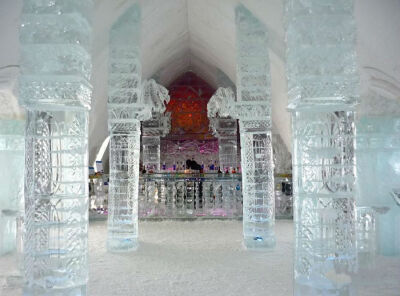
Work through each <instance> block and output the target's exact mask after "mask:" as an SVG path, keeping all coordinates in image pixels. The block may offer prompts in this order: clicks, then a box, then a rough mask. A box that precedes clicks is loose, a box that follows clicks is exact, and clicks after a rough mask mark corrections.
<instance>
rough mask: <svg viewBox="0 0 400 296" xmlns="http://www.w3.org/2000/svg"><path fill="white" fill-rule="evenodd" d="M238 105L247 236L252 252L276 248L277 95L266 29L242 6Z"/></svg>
mask: <svg viewBox="0 0 400 296" xmlns="http://www.w3.org/2000/svg"><path fill="white" fill-rule="evenodd" d="M236 44H237V79H236V84H237V102H236V104H235V112H234V113H235V114H234V115H232V114H231V115H232V116H233V117H236V118H238V119H239V127H240V141H241V159H242V164H241V166H242V180H243V181H242V182H243V234H244V243H245V245H246V247H247V248H271V247H274V246H275V233H274V224H275V199H274V175H273V169H274V165H273V158H272V141H271V95H270V90H271V88H270V70H269V57H268V40H267V30H266V28H265V26H264V25H263V24H262V23H261V22H260V21H259V20H258V19H257V18H256V17H255V16H254V15H252V14H251V12H250V11H248V10H247V9H246V8H245V7H244V6H243V5H239V6H237V8H236Z"/></svg>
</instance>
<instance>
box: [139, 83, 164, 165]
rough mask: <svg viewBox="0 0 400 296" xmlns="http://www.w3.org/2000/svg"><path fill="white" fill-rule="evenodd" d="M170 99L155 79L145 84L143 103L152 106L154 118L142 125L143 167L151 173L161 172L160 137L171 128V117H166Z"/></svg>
mask: <svg viewBox="0 0 400 296" xmlns="http://www.w3.org/2000/svg"><path fill="white" fill-rule="evenodd" d="M169 100H170V98H169V95H168V90H167V89H166V88H165V87H163V86H162V85H160V84H158V83H157V82H155V81H154V80H153V79H150V80H148V81H145V82H144V83H143V101H144V103H145V104H146V105H148V106H151V109H152V118H151V119H150V120H146V121H144V122H143V123H142V132H143V134H142V146H143V166H144V167H145V168H146V170H149V171H160V137H165V136H166V135H167V134H168V133H169V130H170V128H171V115H170V113H167V114H165V115H164V112H165V109H166V104H168V102H169Z"/></svg>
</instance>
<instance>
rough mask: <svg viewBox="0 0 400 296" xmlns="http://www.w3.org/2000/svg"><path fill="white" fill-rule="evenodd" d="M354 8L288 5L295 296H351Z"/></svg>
mask: <svg viewBox="0 0 400 296" xmlns="http://www.w3.org/2000/svg"><path fill="white" fill-rule="evenodd" d="M354 43H355V25H354V20H353V3H352V1H351V0H341V1H316V0H312V1H301V0H290V1H288V2H287V48H288V49H287V74H288V89H289V100H290V104H289V110H291V111H292V133H293V184H294V199H295V204H294V207H295V209H294V211H295V212H294V220H295V263H294V278H295V293H294V294H295V295H353V294H354V293H355V292H354V291H353V290H354V288H353V285H352V277H351V275H352V273H353V272H354V271H355V268H356V245H355V190H354V187H355V185H354V184H355V157H354V134H355V127H354V111H353V110H354V106H355V104H356V102H357V97H358V92H357V88H358V75H357V66H356V60H355V52H354Z"/></svg>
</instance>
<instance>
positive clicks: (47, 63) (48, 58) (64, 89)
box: [19, 0, 92, 110]
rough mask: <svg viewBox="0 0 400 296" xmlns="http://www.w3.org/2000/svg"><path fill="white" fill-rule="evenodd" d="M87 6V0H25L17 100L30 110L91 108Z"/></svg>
mask: <svg viewBox="0 0 400 296" xmlns="http://www.w3.org/2000/svg"><path fill="white" fill-rule="evenodd" d="M64 2H66V3H64ZM67 2H68V3H67ZM71 2H72V3H71ZM91 7H92V2H91V1H77V0H74V1H50V0H48V1H32V0H27V1H24V5H23V9H22V15H21V27H20V35H19V36H20V42H21V63H20V64H21V77H20V79H19V100H20V102H21V105H23V106H25V107H27V108H29V109H31V110H39V109H49V108H52V109H59V108H70V109H76V108H86V109H89V108H90V104H91V95H92V87H91V85H90V83H89V81H90V76H91V70H92V66H91V59H90V53H89V52H90V45H91V25H90V22H89V20H88V15H89V12H90V11H91ZM50 106H52V107H50Z"/></svg>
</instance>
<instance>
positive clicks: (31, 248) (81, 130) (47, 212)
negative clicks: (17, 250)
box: [19, 0, 92, 295]
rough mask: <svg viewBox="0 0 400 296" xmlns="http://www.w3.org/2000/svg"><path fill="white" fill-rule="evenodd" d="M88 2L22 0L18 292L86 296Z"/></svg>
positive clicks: (88, 101)
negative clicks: (21, 282) (22, 111)
mask: <svg viewBox="0 0 400 296" xmlns="http://www.w3.org/2000/svg"><path fill="white" fill-rule="evenodd" d="M91 7H92V2H91V1H89V0H74V1H53V0H51V1H50V0H44V1H37V0H25V1H24V5H23V9H22V16H21V20H22V25H21V28H20V41H21V74H22V75H21V77H20V81H19V98H20V102H21V104H22V105H23V106H24V107H25V108H26V109H27V120H26V131H25V132H26V142H25V143H26V144H25V145H26V146H25V232H26V233H25V237H24V255H25V258H24V273H25V286H24V295H86V284H87V280H88V269H87V229H88V180H87V176H88V172H87V143H88V141H87V137H88V110H89V108H90V103H91V93H92V88H91V85H90V83H89V81H90V75H91V59H90V54H89V48H90V40H91V26H90V23H89V21H88V19H87V16H88V14H89V12H90V11H91Z"/></svg>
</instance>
